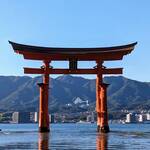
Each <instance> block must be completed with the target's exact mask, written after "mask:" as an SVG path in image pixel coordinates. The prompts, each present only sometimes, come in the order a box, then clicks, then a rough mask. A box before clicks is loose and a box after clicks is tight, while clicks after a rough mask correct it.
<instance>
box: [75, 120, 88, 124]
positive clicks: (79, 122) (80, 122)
mask: <svg viewBox="0 0 150 150" xmlns="http://www.w3.org/2000/svg"><path fill="white" fill-rule="evenodd" d="M76 123H85V124H87V123H91V122H87V121H82V120H80V121H78V122H76Z"/></svg>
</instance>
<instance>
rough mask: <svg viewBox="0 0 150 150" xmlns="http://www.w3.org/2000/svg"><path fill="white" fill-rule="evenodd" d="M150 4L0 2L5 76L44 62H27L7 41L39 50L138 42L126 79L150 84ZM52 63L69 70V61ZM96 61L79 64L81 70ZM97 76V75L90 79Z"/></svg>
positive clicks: (138, 0)
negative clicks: (39, 47) (67, 63)
mask: <svg viewBox="0 0 150 150" xmlns="http://www.w3.org/2000/svg"><path fill="white" fill-rule="evenodd" d="M149 8H150V1H149V0H132V1H131V0H125V1H121V0H42V1H41V0H25V1H21V0H11V1H10V0H5V1H2V0H1V1H0V64H1V69H0V75H19V76H20V75H24V73H23V67H39V66H40V65H41V62H35V61H28V60H24V59H23V57H22V56H20V55H17V54H15V53H14V52H13V50H12V48H11V46H10V45H9V44H8V40H11V41H14V42H18V43H24V44H31V45H40V46H54V47H55V46H56V47H98V46H99V47H100V46H115V45H122V44H128V43H132V42H135V41H137V42H138V45H137V46H136V48H135V51H134V52H133V53H132V54H130V55H128V56H125V57H124V59H123V61H122V62H108V63H105V65H106V66H107V67H124V73H123V75H124V76H125V77H128V78H131V79H135V80H140V81H148V82H149V81H150V75H149V74H150V69H149V64H150V9H149ZM52 65H54V66H56V67H65V66H66V63H64V62H63V63H62V62H56V63H53V64H52ZM93 65H95V64H94V62H92V63H89V62H84V63H80V65H79V66H80V67H86V66H88V67H89V66H93ZM85 77H88V78H95V76H90V75H88V76H85Z"/></svg>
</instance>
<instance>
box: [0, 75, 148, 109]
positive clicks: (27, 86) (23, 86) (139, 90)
mask: <svg viewBox="0 0 150 150" xmlns="http://www.w3.org/2000/svg"><path fill="white" fill-rule="evenodd" d="M104 80H105V82H106V83H108V84H110V86H109V88H108V107H109V109H110V110H120V109H140V108H142V109H150V83H146V82H139V81H134V80H130V79H127V78H124V77H122V76H117V77H113V76H112V77H106V78H105V79H104ZM39 82H41V77H35V78H31V77H27V76H22V77H16V76H0V89H1V91H0V111H8V110H9V111H11V110H12V111H17V110H20V111H26V110H28V111H37V110H38V102H39V89H38V86H37V83H39ZM75 100H76V102H78V101H79V102H80V101H81V102H82V101H83V102H88V104H89V106H88V107H87V108H88V109H94V107H95V80H94V79H93V80H89V79H85V78H82V77H74V76H70V75H67V76H60V77H57V78H56V79H51V80H50V100H49V106H50V107H49V108H50V111H60V110H61V111H63V110H65V109H66V106H71V111H76V110H78V109H79V108H80V109H81V110H82V109H87V108H85V107H84V105H83V104H82V106H83V107H79V108H78V105H75V104H74V101H75Z"/></svg>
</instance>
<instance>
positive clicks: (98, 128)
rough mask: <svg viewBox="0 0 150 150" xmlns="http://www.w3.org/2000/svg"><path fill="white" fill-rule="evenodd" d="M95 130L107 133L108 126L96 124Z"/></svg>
mask: <svg viewBox="0 0 150 150" xmlns="http://www.w3.org/2000/svg"><path fill="white" fill-rule="evenodd" d="M97 132H102V133H108V132H110V130H109V126H103V127H100V126H97Z"/></svg>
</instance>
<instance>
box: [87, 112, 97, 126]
mask: <svg viewBox="0 0 150 150" xmlns="http://www.w3.org/2000/svg"><path fill="white" fill-rule="evenodd" d="M86 121H87V122H92V123H94V122H95V115H94V112H92V113H91V115H88V116H87V117H86Z"/></svg>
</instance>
